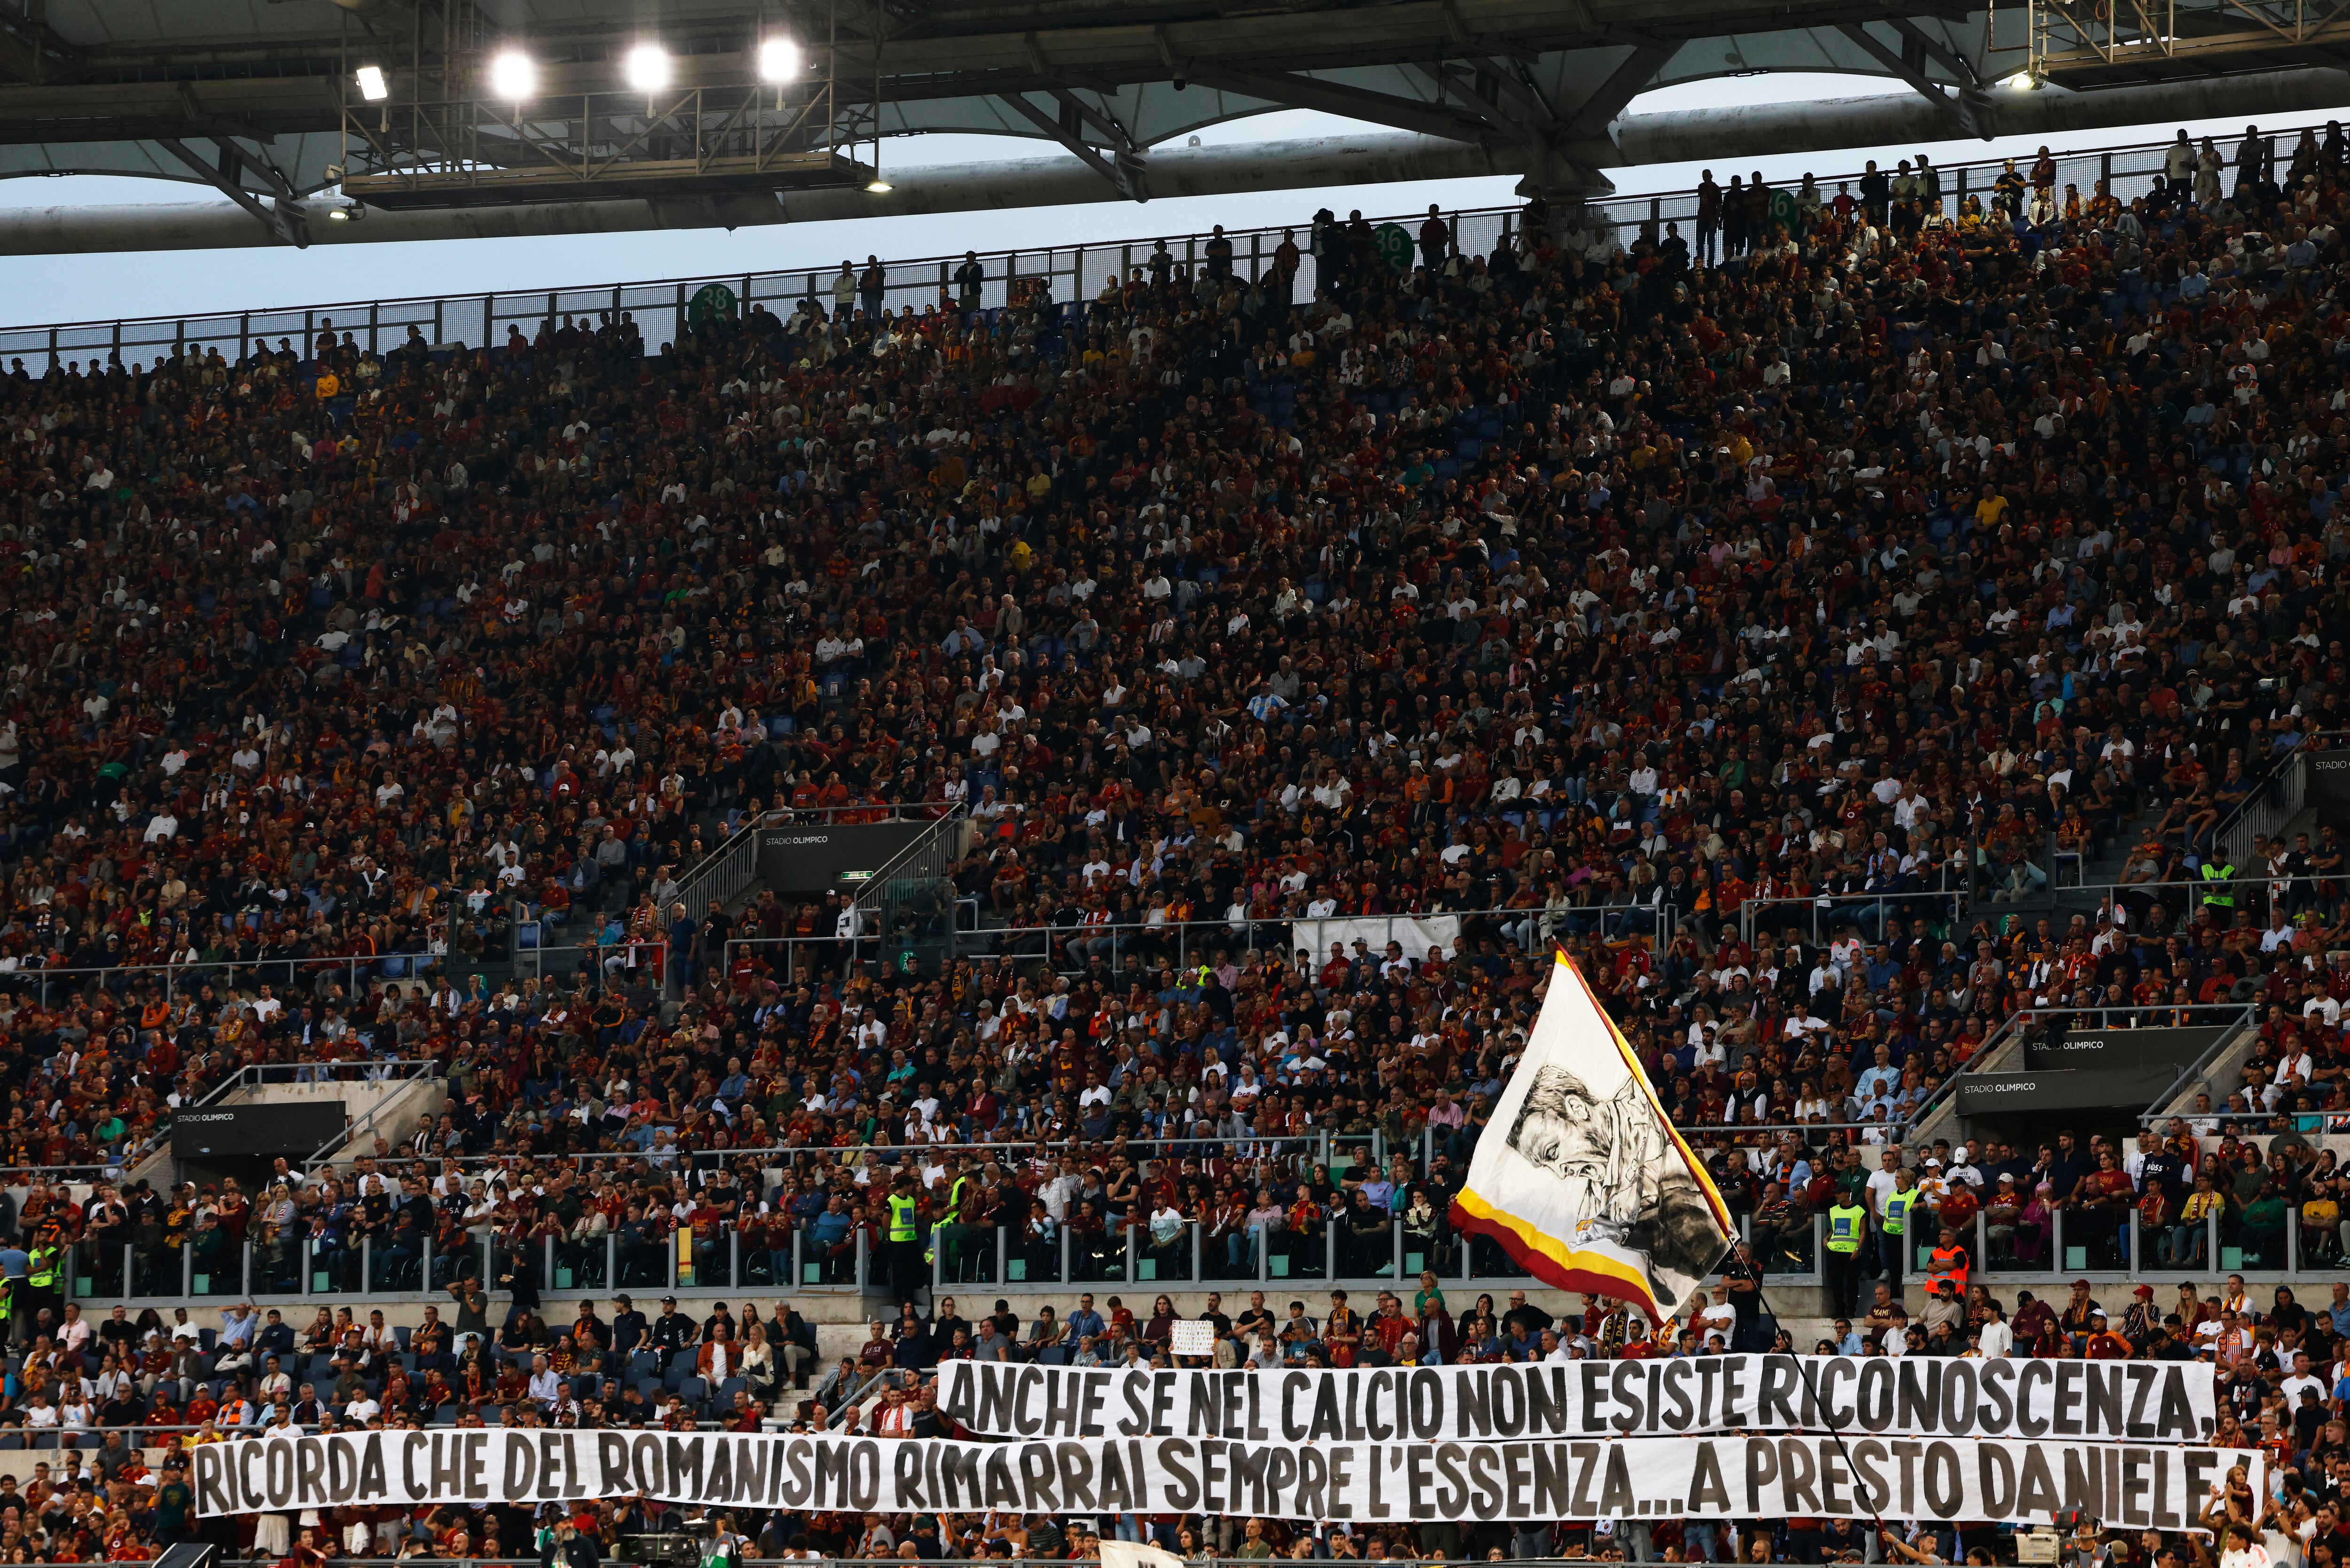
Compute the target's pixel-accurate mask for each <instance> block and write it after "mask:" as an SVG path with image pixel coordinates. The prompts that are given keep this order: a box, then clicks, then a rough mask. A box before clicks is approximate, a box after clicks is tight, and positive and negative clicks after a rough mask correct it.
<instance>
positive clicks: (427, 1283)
mask: <svg viewBox="0 0 2350 1568" xmlns="http://www.w3.org/2000/svg"><path fill="white" fill-rule="evenodd" d="M1375 1218H1376V1223H1375V1224H1371V1225H1367V1226H1360V1227H1357V1226H1355V1225H1351V1224H1346V1223H1342V1222H1341V1221H1342V1220H1343V1219H1344V1214H1343V1212H1342V1213H1341V1214H1339V1215H1334V1216H1330V1217H1329V1218H1327V1219H1326V1220H1323V1221H1322V1222H1320V1223H1319V1224H1318V1225H1317V1226H1316V1228H1315V1229H1313V1230H1310V1231H1308V1230H1295V1229H1291V1228H1290V1227H1288V1225H1287V1224H1286V1223H1285V1222H1284V1225H1282V1226H1280V1227H1278V1228H1276V1227H1270V1226H1265V1225H1254V1226H1246V1227H1242V1228H1238V1229H1235V1230H1232V1231H1218V1230H1216V1229H1215V1228H1214V1227H1213V1226H1212V1225H1211V1224H1209V1223H1207V1222H1204V1221H1201V1220H1184V1221H1183V1222H1182V1224H1181V1225H1180V1228H1179V1229H1178V1230H1176V1231H1174V1232H1173V1233H1172V1234H1171V1235H1162V1234H1159V1232H1157V1231H1154V1229H1153V1228H1152V1227H1151V1226H1150V1225H1149V1224H1148V1223H1142V1222H1136V1221H1134V1220H1126V1221H1125V1222H1122V1223H1120V1224H1119V1225H1118V1226H1115V1227H1106V1228H1102V1229H1098V1230H1090V1229H1087V1228H1084V1227H1081V1226H1076V1225H1070V1224H1063V1223H1054V1224H1049V1225H1047V1226H1045V1227H1043V1228H1041V1229H1036V1230H1031V1229H1029V1228H1027V1227H1025V1226H1010V1225H957V1224H946V1223H942V1224H941V1225H939V1226H937V1227H936V1228H935V1229H934V1230H933V1231H931V1234H930V1236H929V1237H928V1238H927V1240H926V1243H923V1244H917V1245H916V1246H914V1247H912V1248H910V1249H904V1250H899V1249H894V1248H892V1247H890V1246H889V1245H888V1244H880V1245H877V1244H876V1243H875V1241H873V1238H872V1232H871V1231H870V1229H869V1228H868V1227H867V1226H863V1225H858V1226H855V1227H853V1228H851V1229H850V1230H849V1231H847V1234H846V1235H845V1236H844V1237H842V1238H841V1239H840V1240H839V1241H826V1240H824V1239H822V1237H820V1236H819V1234H818V1232H816V1230H815V1229H814V1228H813V1227H811V1226H796V1227H794V1228H792V1229H791V1230H790V1231H788V1232H786V1233H785V1234H783V1235H779V1236H771V1237H769V1238H767V1239H766V1244H764V1245H761V1244H759V1242H758V1241H755V1240H746V1238H745V1236H744V1234H743V1231H742V1229H741V1228H739V1227H728V1228H727V1229H726V1230H724V1231H723V1232H721V1233H720V1234H719V1235H718V1236H716V1237H714V1238H712V1239H711V1240H709V1241H702V1240H692V1241H682V1242H681V1241H680V1240H679V1239H677V1238H671V1239H669V1240H667V1241H658V1242H652V1243H646V1244H631V1243H629V1242H627V1241H623V1240H622V1239H621V1238H620V1237H619V1235H617V1234H613V1233H608V1234H606V1235H603V1236H599V1237H594V1238H589V1239H584V1240H579V1241H572V1240H567V1239H562V1238H557V1237H553V1236H547V1237H540V1238H536V1239H534V1240H532V1241H525V1242H524V1243H522V1244H520V1245H519V1246H517V1245H515V1244H514V1243H510V1242H508V1241H505V1240H504V1239H502V1238H500V1237H496V1236H484V1237H478V1238H473V1239H469V1240H468V1241H467V1242H466V1243H465V1244H464V1245H463V1246H462V1247H443V1246H441V1245H439V1244H438V1243H437V1242H436V1241H434V1240H433V1239H432V1237H430V1236H426V1237H422V1238H420V1239H419V1240H418V1241H417V1243H416V1244H415V1245H413V1246H409V1245H404V1244H394V1243H390V1242H386V1243H384V1244H381V1245H379V1244H378V1242H377V1241H376V1239H375V1238H374V1237H372V1236H369V1237H363V1238H361V1239H360V1240H359V1242H358V1243H357V1244H355V1245H342V1244H333V1245H328V1244H322V1243H319V1242H317V1241H314V1240H313V1239H312V1238H310V1237H308V1236H303V1237H300V1238H296V1239H292V1240H288V1241H273V1240H270V1239H267V1238H263V1239H260V1240H251V1239H249V1240H247V1241H244V1242H242V1243H239V1244H236V1245H234V1246H222V1247H219V1248H217V1249H215V1250H211V1251H206V1250H205V1249H203V1248H200V1247H199V1246H197V1245H195V1244H192V1243H191V1244H186V1245H165V1244H161V1243H154V1244H149V1245H140V1244H138V1243H132V1242H123V1243H116V1244H105V1243H100V1242H98V1241H81V1242H78V1243H77V1244H76V1245H75V1246H74V1247H73V1248H72V1249H71V1250H69V1251H68V1254H67V1270H66V1272H67V1289H68V1300H71V1301H76V1302H81V1303H88V1304H91V1305H98V1304H104V1305H112V1304H115V1303H120V1304H123V1305H126V1306H130V1307H132V1308H134V1309H135V1308H140V1307H146V1306H164V1305H174V1304H176V1305H189V1304H193V1303H221V1304H224V1305H226V1304H233V1303H237V1302H249V1301H272V1302H285V1303H291V1302H296V1301H299V1302H306V1303H307V1302H311V1301H318V1302H324V1301H327V1300H328V1299H330V1298H337V1297H344V1296H351V1295H364V1296H366V1297H367V1298H368V1299H369V1300H370V1301H374V1302H378V1303H384V1302H395V1301H405V1302H413V1303H421V1302H444V1301H446V1300H447V1299H448V1293H449V1290H450V1288H451V1287H452V1286H453V1285H457V1284H461V1283H463V1282H465V1281H467V1280H473V1281H479V1282H482V1283H483V1284H484V1287H486V1288H488V1289H491V1290H494V1291H504V1290H507V1289H509V1288H511V1286H512V1285H513V1284H514V1283H515V1282H517V1280H518V1278H519V1275H520V1274H521V1272H522V1271H524V1270H525V1269H526V1270H528V1271H530V1272H531V1274H532V1276H533V1278H532V1280H531V1286H532V1288H533V1289H534V1290H535V1291H536V1293H537V1294H539V1295H540V1296H541V1297H542V1298H546V1299H563V1300H572V1299H578V1300H587V1299H593V1298H600V1297H605V1296H609V1295H611V1294H613V1293H621V1292H650V1291H659V1292H662V1293H671V1294H674V1293H677V1292H680V1291H686V1292H694V1291H701V1292H712V1291H744V1290H751V1289H761V1290H774V1291H778V1292H783V1293H789V1294H840V1295H854V1296H860V1297H861V1296H865V1295H870V1294H886V1295H887V1296H889V1299H892V1300H911V1299H913V1296H912V1293H914V1292H915V1291H918V1290H920V1289H925V1288H927V1289H929V1290H930V1291H931V1292H932V1293H933V1295H932V1299H933V1300H935V1299H936V1298H937V1295H938V1294H941V1293H953V1292H954V1291H955V1290H957V1289H960V1288H962V1287H966V1286H972V1285H986V1286H991V1287H1003V1286H1012V1285H1028V1286H1035V1285H1076V1286H1086V1285H1143V1284H1159V1285H1171V1284H1186V1285H1191V1284H1199V1285H1216V1284H1253V1285H1258V1286H1266V1285H1274V1284H1280V1283H1283V1282H1294V1283H1302V1282H1307V1281H1313V1282H1322V1283H1326V1284H1330V1285H1334V1286H1340V1287H1348V1288H1359V1289H1363V1290H1377V1289H1378V1288H1379V1287H1380V1286H1382V1285H1387V1286H1399V1285H1400V1284H1401V1283H1402V1282H1407V1281H1409V1280H1413V1279H1417V1278H1419V1276H1420V1275H1421V1274H1423V1273H1429V1274H1433V1275H1435V1276H1437V1277H1438V1278H1439V1279H1440V1280H1442V1281H1444V1282H1448V1283H1454V1284H1458V1285H1461V1286H1463V1287H1467V1286H1471V1285H1473V1284H1475V1283H1477V1282H1480V1281H1484V1282H1509V1283H1513V1284H1519V1285H1523V1284H1529V1283H1532V1281H1531V1280H1530V1279H1529V1277H1528V1276H1527V1275H1526V1274H1525V1272H1524V1271H1523V1270H1522V1269H1519V1268H1518V1267H1516V1266H1515V1265H1514V1264H1513V1262H1511V1261H1510V1260H1509V1259H1508V1257H1507V1256H1506V1255H1505V1254H1504V1253H1503V1252H1502V1251H1501V1250H1500V1249H1499V1248H1498V1247H1497V1246H1495V1245H1494V1244H1493V1243H1492V1242H1491V1241H1486V1240H1484V1239H1482V1238H1473V1237H1468V1236H1464V1235H1461V1234H1460V1233H1458V1232H1456V1231H1452V1230H1451V1227H1450V1225H1449V1224H1448V1223H1447V1222H1446V1221H1445V1220H1444V1219H1443V1217H1442V1216H1440V1215H1439V1216H1435V1217H1434V1218H1433V1219H1432V1220H1431V1221H1430V1224H1429V1225H1428V1226H1426V1227H1423V1228H1415V1227H1413V1226H1412V1225H1411V1224H1410V1223H1409V1221H1408V1220H1406V1218H1405V1217H1404V1216H1402V1215H1399V1214H1392V1213H1388V1212H1385V1211H1380V1212H1378V1214H1377V1215H1376V1216H1375ZM1822 1222H1823V1221H1822V1220H1821V1217H1819V1216H1810V1217H1807V1218H1806V1219H1805V1220H1804V1227H1805V1231H1804V1234H1799V1235H1794V1237H1793V1239H1792V1240H1789V1239H1787V1238H1784V1237H1782V1238H1779V1239H1778V1240H1776V1241H1773V1242H1772V1245H1773V1247H1774V1248H1775V1249H1776V1250H1775V1251H1773V1252H1772V1253H1771V1255H1770V1257H1768V1258H1765V1259H1764V1260H1763V1267H1764V1272H1765V1273H1766V1274H1777V1275H1781V1276H1797V1277H1799V1279H1801V1280H1809V1281H1811V1282H1816V1280H1817V1275H1818V1258H1819V1256H1820V1251H1819V1244H1818V1243H1819V1239H1820V1238H1819V1226H1820V1224H1821V1223H1822ZM1741 1234H1742V1236H1743V1237H1744V1238H1745V1239H1747V1240H1749V1241H1752V1236H1753V1228H1752V1224H1751V1223H1749V1222H1748V1220H1742V1221H1741ZM923 1251H928V1253H929V1260H928V1261H927V1262H924V1261H923V1260H922V1258H921V1256H920V1254H921V1253H922V1252H923Z"/></svg>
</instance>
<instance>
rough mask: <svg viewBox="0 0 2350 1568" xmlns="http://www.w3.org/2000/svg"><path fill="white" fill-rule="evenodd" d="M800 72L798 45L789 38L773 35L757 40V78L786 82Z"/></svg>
mask: <svg viewBox="0 0 2350 1568" xmlns="http://www.w3.org/2000/svg"><path fill="white" fill-rule="evenodd" d="M799 74H800V47H799V46H798V45H797V44H795V43H794V42H793V41H792V40H791V39H789V38H786V37H783V36H775V37H772V38H763V39H761V40H760V41H759V79H760V80H761V81H763V82H787V81H789V80H791V79H792V78H794V77H795V76H797V75H799Z"/></svg>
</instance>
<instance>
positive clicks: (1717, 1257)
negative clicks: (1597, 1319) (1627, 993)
mask: <svg viewBox="0 0 2350 1568" xmlns="http://www.w3.org/2000/svg"><path fill="white" fill-rule="evenodd" d="M1452 1222H1453V1224H1454V1226H1455V1227H1456V1228H1458V1229H1459V1230H1461V1231H1466V1232H1469V1233H1471V1234H1474V1235H1480V1236H1490V1237H1492V1239H1493V1240H1494V1241H1497V1242H1499V1243H1500V1244H1501V1247H1502V1250H1503V1251H1505V1252H1507V1253H1508V1254H1509V1255H1510V1256H1511V1257H1512V1258H1513V1259H1514V1260H1515V1261H1516V1262H1517V1263H1518V1265H1519V1266H1520V1267H1521V1268H1523V1269H1524V1270H1525V1271H1526V1272H1528V1273H1530V1274H1532V1275H1534V1277H1535V1278H1537V1279H1540V1280H1543V1281H1544V1282H1548V1283H1550V1284H1553V1285H1555V1286H1557V1287H1558V1288H1560V1289H1561V1290H1568V1291H1581V1292H1588V1293H1592V1294H1594V1295H1600V1296H1607V1297H1609V1298H1612V1299H1615V1300H1618V1301H1625V1302H1628V1303H1631V1304H1633V1305H1635V1306H1637V1307H1638V1308H1640V1309H1641V1310H1642V1311H1644V1312H1646V1313H1647V1314H1648V1316H1649V1318H1650V1319H1651V1320H1653V1321H1661V1320H1663V1319H1664V1318H1666V1317H1668V1316H1670V1315H1671V1314H1673V1313H1674V1312H1675V1311H1677V1310H1678V1309H1679V1306H1680V1305H1681V1303H1684V1302H1686V1301H1687V1300H1688V1299H1689V1294H1690V1292H1691V1291H1693V1290H1695V1289H1696V1288H1697V1287H1698V1285H1699V1284H1700V1282H1702V1281H1703V1280H1704V1279H1705V1277H1706V1276H1707V1275H1708V1274H1710V1273H1711V1272H1713V1270H1714V1269H1715V1268H1716V1267H1717V1266H1718V1265H1719V1264H1720V1263H1721V1260H1722V1258H1723V1256H1724V1255H1725V1254H1727V1253H1728V1251H1730V1246H1731V1235H1732V1231H1731V1222H1730V1211H1729V1210H1728V1209H1727V1208H1726V1207H1725V1206H1724V1205H1723V1203H1722V1201H1721V1193H1719V1192H1717V1191H1716V1190H1714V1186H1713V1181H1712V1179H1711V1177H1709V1176H1708V1175H1707V1174H1706V1170H1705V1167H1704V1166H1703V1165H1701V1164H1700V1163H1699V1161H1698V1158H1697V1157H1696V1155H1695V1154H1693V1153H1692V1152H1691V1151H1690V1147H1689V1145H1688V1144H1687V1143H1685V1142H1683V1141H1682V1139H1681V1136H1680V1134H1679V1133H1678V1132H1676V1131H1675V1130H1674V1128H1673V1125H1672V1122H1671V1120H1670V1119H1669V1118H1668V1117H1667V1116H1666V1115H1665V1109H1664V1106H1662V1105H1661V1104H1659V1102H1658V1099H1657V1096H1656V1092H1655V1091H1654V1090H1653V1089H1652V1088H1650V1087H1649V1085H1648V1076H1647V1075H1646V1074H1644V1073H1643V1072H1641V1070H1640V1064H1639V1060H1638V1058H1637V1057H1636V1056H1634V1055H1633V1054H1632V1048H1631V1046H1630V1044H1628V1043H1627V1041H1626V1040H1625V1038H1624V1036H1623V1034H1622V1033H1621V1032H1619V1031H1618V1030H1617V1027H1616V1024H1615V1022H1614V1020H1612V1019H1610V1018H1609V1017H1608V1016H1607V1011H1606V1010H1605V1009H1604V1008H1602V1007H1601V1006H1600V1005H1599V999H1598V998H1597V997H1596V996H1595V995H1593V994H1592V991H1591V987H1590V986H1589V985H1588V984H1587V983H1586V982H1585V981H1584V978H1583V973H1582V971H1580V970H1578V969H1576V968H1575V964H1574V962H1573V961H1571V960H1569V959H1568V958H1567V956H1566V955H1565V953H1563V952H1562V953H1560V954H1558V955H1557V957H1556V958H1555V961H1553V963H1552V967H1551V976H1550V991H1549V993H1548V995H1546V996H1545V997H1544V1001H1543V1008H1542V1012H1541V1015H1540V1016H1539V1017H1537V1018H1536V1019H1535V1021H1534V1034H1533V1036H1532V1038H1530V1039H1529V1040H1528V1041H1527V1043H1526V1049H1525V1054H1523V1056H1522V1057H1520V1058H1519V1061H1518V1065H1517V1071H1516V1072H1515V1073H1513V1075H1511V1077H1510V1082H1509V1084H1508V1085H1507V1086H1506V1087H1504V1088H1503V1091H1502V1098H1501V1103H1500V1104H1499V1105H1497V1106H1494V1108H1493V1116H1492V1121H1490V1122H1489V1123H1487V1124H1486V1127H1485V1131H1484V1133H1483V1135H1482V1137H1479V1138H1478V1140H1477V1152H1476V1154H1475V1155H1474V1157H1472V1158H1471V1160H1470V1163H1469V1179H1468V1181H1467V1182H1466V1183H1465V1184H1464V1185H1463V1187H1462V1188H1461V1193H1460V1196H1458V1197H1457V1198H1455V1199H1453V1201H1452Z"/></svg>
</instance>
